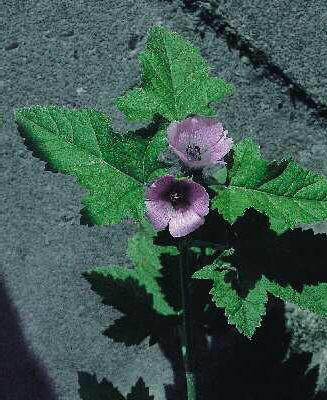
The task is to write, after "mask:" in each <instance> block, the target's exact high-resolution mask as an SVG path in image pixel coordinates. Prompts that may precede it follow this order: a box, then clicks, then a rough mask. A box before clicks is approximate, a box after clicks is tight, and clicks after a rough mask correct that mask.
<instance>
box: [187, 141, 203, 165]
mask: <svg viewBox="0 0 327 400" xmlns="http://www.w3.org/2000/svg"><path fill="white" fill-rule="evenodd" d="M186 154H187V159H188V160H189V161H199V160H201V149H200V147H199V146H197V145H194V144H189V145H188V146H187V148H186Z"/></svg>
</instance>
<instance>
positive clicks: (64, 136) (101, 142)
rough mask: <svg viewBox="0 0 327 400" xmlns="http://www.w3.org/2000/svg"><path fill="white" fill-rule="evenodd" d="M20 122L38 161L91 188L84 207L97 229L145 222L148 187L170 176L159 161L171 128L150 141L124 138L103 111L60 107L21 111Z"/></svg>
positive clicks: (18, 122)
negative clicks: (126, 221) (127, 221)
mask: <svg viewBox="0 0 327 400" xmlns="http://www.w3.org/2000/svg"><path fill="white" fill-rule="evenodd" d="M16 122H17V124H18V126H19V128H20V129H21V131H22V135H23V137H24V138H26V139H27V140H28V141H29V143H32V146H33V147H34V150H35V151H36V153H37V156H39V157H40V158H41V159H42V160H44V161H47V162H48V163H49V164H50V166H51V167H53V168H54V169H55V170H57V171H59V172H62V173H65V174H69V175H73V176H76V177H77V179H78V182H79V183H80V184H81V185H82V186H83V187H85V188H86V189H88V191H89V193H88V195H87V197H86V198H84V199H83V200H82V203H83V204H84V206H85V211H86V214H87V215H88V217H89V218H90V220H91V221H92V222H93V223H94V224H97V225H105V224H116V223H119V222H121V221H122V219H123V218H124V217H131V218H133V219H135V220H137V221H140V220H141V219H142V217H143V215H144V212H145V202H144V184H145V183H146V182H148V181H149V180H152V179H154V178H155V177H158V176H162V175H165V174H167V173H168V169H167V168H162V164H160V162H159V161H157V158H158V155H159V153H160V152H161V151H163V149H165V148H166V147H167V139H166V131H165V129H162V130H159V131H158V132H157V133H156V134H155V135H154V136H153V137H151V138H147V139H144V138H142V137H138V136H136V135H129V134H128V135H121V134H118V133H115V132H114V131H113V129H112V127H111V121H110V119H109V118H108V117H107V116H106V115H105V114H104V113H102V112H99V111H96V110H94V109H81V108H80V109H70V108H65V107H59V106H48V107H43V106H34V107H26V108H21V109H17V110H16Z"/></svg>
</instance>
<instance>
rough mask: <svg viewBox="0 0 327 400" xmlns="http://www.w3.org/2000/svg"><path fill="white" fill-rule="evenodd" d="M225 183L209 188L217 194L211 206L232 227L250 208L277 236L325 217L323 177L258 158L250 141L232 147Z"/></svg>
mask: <svg viewBox="0 0 327 400" xmlns="http://www.w3.org/2000/svg"><path fill="white" fill-rule="evenodd" d="M227 182H228V185H227V187H225V186H223V185H212V186H209V187H210V188H211V189H213V190H214V191H215V192H216V193H217V195H216V196H215V197H214V198H213V199H212V203H211V207H212V208H213V209H217V210H218V212H219V213H221V214H222V215H223V217H224V218H225V219H226V220H227V221H228V222H229V223H231V224H233V223H234V222H235V221H236V219H237V218H238V217H240V216H242V215H243V214H244V212H245V210H246V209H248V208H250V207H253V208H254V209H256V210H257V211H259V212H262V213H263V214H266V215H267V216H268V218H269V220H270V225H271V229H273V230H275V231H276V232H277V233H282V232H284V231H285V230H287V229H289V228H294V227H295V226H296V225H298V224H304V223H312V222H318V221H322V220H325V219H326V218H327V180H326V178H325V177H323V176H319V175H317V174H315V173H313V172H311V171H309V170H306V169H304V168H301V167H300V166H298V165H297V164H295V162H293V161H291V160H284V161H283V162H282V163H280V164H278V163H276V161H273V162H271V163H269V162H267V161H265V160H263V159H261V155H260V151H259V147H258V146H256V145H255V144H254V143H253V142H252V140H251V139H249V138H245V139H244V140H243V141H241V142H240V143H238V144H237V145H236V146H235V147H234V149H233V165H232V167H231V168H228V176H227Z"/></svg>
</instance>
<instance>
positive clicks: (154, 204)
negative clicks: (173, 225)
mask: <svg viewBox="0 0 327 400" xmlns="http://www.w3.org/2000/svg"><path fill="white" fill-rule="evenodd" d="M145 204H146V208H147V213H146V215H147V217H148V218H149V219H150V221H151V223H152V225H153V226H154V228H155V229H156V230H159V231H161V230H163V229H165V228H166V226H167V225H168V223H169V221H170V219H171V215H172V212H173V211H174V209H173V207H172V205H171V204H170V203H169V202H167V201H163V200H159V201H146V202H145Z"/></svg>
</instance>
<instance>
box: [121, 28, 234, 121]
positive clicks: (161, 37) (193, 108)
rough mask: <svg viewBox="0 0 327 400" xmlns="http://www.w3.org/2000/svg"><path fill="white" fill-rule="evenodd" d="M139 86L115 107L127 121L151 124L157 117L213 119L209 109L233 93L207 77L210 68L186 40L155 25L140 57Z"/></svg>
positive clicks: (231, 87) (122, 98)
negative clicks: (197, 116) (203, 117)
mask: <svg viewBox="0 0 327 400" xmlns="http://www.w3.org/2000/svg"><path fill="white" fill-rule="evenodd" d="M139 61H140V64H141V69H142V87H141V88H134V89H133V90H131V91H129V92H128V93H127V94H126V95H125V96H121V97H118V98H117V100H116V105H117V107H118V109H119V110H120V111H121V112H123V113H124V114H125V115H126V117H127V119H128V120H129V121H150V120H152V119H153V118H154V115H155V114H156V113H157V114H160V115H162V116H163V117H165V118H166V119H167V120H168V121H176V120H177V121H178V120H182V119H184V118H186V117H187V116H188V115H189V114H197V115H203V116H208V117H210V116H215V111H214V110H213V109H212V108H210V107H209V106H208V104H209V103H210V102H212V101H216V102H218V101H219V100H221V99H222V98H223V97H224V96H226V95H229V94H232V93H233V92H234V90H235V88H234V86H233V85H232V84H228V83H226V82H224V81H223V80H222V79H217V78H213V77H209V73H208V70H209V66H208V64H207V62H206V60H204V59H203V58H202V57H201V56H200V54H199V50H198V49H196V48H194V47H193V46H192V45H191V43H190V42H189V41H187V40H184V39H182V38H181V37H180V36H179V35H178V34H177V33H175V32H170V31H168V30H166V29H165V28H163V27H160V26H155V27H153V28H151V29H150V31H149V38H148V42H147V47H146V50H145V51H144V52H142V53H140V54H139Z"/></svg>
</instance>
